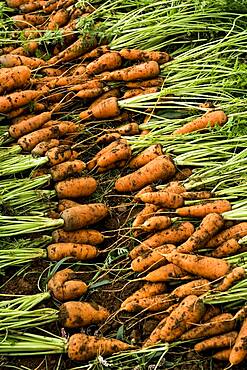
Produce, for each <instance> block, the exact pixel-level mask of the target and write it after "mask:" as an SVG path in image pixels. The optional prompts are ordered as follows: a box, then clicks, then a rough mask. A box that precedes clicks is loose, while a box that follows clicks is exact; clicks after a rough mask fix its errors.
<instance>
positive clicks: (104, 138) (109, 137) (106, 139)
mask: <svg viewBox="0 0 247 370" xmlns="http://www.w3.org/2000/svg"><path fill="white" fill-rule="evenodd" d="M120 138H121V135H120V134H119V133H117V132H111V133H109V134H104V135H101V136H100V137H98V139H97V140H96V143H97V144H110V143H112V142H113V141H116V140H119V139H120Z"/></svg>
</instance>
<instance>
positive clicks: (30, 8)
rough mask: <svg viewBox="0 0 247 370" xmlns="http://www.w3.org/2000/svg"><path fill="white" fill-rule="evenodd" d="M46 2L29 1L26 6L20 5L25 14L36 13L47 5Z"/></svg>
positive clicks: (38, 0) (39, 0) (40, 0)
mask: <svg viewBox="0 0 247 370" xmlns="http://www.w3.org/2000/svg"><path fill="white" fill-rule="evenodd" d="M45 3H46V1H42V0H37V1H27V2H25V3H24V4H22V5H20V10H21V11H22V12H24V13H29V12H34V11H35V10H39V9H41V8H42V6H43V5H45Z"/></svg>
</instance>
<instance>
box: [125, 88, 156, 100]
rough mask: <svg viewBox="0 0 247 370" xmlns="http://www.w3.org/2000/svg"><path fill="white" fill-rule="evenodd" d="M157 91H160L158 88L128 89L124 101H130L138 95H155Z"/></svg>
mask: <svg viewBox="0 0 247 370" xmlns="http://www.w3.org/2000/svg"><path fill="white" fill-rule="evenodd" d="M157 91H158V88H157V87H146V88H144V87H142V88H139V89H128V90H126V91H125V93H124V94H123V96H122V99H129V98H132V97H133V96H137V95H146V94H153V93H155V92H157Z"/></svg>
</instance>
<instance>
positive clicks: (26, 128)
mask: <svg viewBox="0 0 247 370" xmlns="http://www.w3.org/2000/svg"><path fill="white" fill-rule="evenodd" d="M50 119H51V112H44V113H40V114H38V115H37V116H36V115H35V116H34V117H31V118H29V119H27V120H24V121H21V122H18V123H15V124H13V125H11V126H10V127H9V134H10V136H11V137H13V138H15V139H18V138H19V137H21V136H23V135H26V134H28V133H30V132H33V131H35V130H38V129H39V128H40V127H41V126H42V125H43V124H44V123H45V122H47V121H49V120H50Z"/></svg>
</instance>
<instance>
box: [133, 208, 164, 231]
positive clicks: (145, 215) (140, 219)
mask: <svg viewBox="0 0 247 370" xmlns="http://www.w3.org/2000/svg"><path fill="white" fill-rule="evenodd" d="M157 209H158V207H157V206H155V205H154V204H145V207H144V208H143V210H141V212H139V213H138V214H137V216H136V218H135V219H134V221H133V224H132V227H133V228H136V227H139V226H141V225H142V224H143V223H144V222H145V221H146V220H147V219H149V217H150V216H152V215H153V214H154V212H156V211H157Z"/></svg>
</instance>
